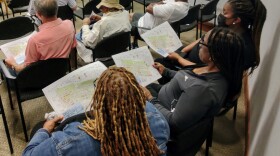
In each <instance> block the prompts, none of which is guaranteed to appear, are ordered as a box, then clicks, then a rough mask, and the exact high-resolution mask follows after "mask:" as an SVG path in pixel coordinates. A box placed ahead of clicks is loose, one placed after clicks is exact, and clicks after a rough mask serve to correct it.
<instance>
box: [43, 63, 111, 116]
mask: <svg viewBox="0 0 280 156" xmlns="http://www.w3.org/2000/svg"><path fill="white" fill-rule="evenodd" d="M106 69H107V67H106V66H105V65H104V64H102V63H101V62H99V61H98V62H94V63H91V64H88V65H86V66H83V67H81V68H79V69H77V70H74V71H73V72H71V73H69V74H67V75H66V76H64V77H62V78H61V79H59V80H57V81H56V82H54V83H52V84H50V85H49V86H47V87H45V88H44V89H43V92H44V94H45V96H46V98H47V99H48V101H49V103H50V104H51V106H52V107H53V109H54V111H55V112H57V113H59V114H63V113H64V112H65V111H67V110H68V109H70V108H72V106H73V105H76V104H81V105H82V106H83V107H84V111H85V110H86V109H87V110H89V107H88V106H89V104H90V102H91V100H92V96H93V93H94V82H95V81H96V79H97V78H99V76H100V75H101V74H102V73H103V71H105V70H106Z"/></svg>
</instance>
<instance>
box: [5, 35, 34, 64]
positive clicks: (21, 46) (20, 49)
mask: <svg viewBox="0 0 280 156" xmlns="http://www.w3.org/2000/svg"><path fill="white" fill-rule="evenodd" d="M34 33H36V32H33V33H31V34H30V35H28V36H26V37H23V38H20V39H18V40H15V41H12V42H9V43H6V44H3V45H2V46H0V48H1V50H2V51H3V53H4V54H5V56H6V57H13V58H14V59H15V60H16V63H17V64H21V63H23V62H24V59H25V50H26V46H27V42H28V40H29V38H30V37H31V36H32V35H33V34H34Z"/></svg>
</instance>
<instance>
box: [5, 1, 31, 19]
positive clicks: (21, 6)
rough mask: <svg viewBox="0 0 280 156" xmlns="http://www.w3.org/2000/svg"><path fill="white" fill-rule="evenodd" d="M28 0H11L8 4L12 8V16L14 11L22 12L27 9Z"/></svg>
mask: <svg viewBox="0 0 280 156" xmlns="http://www.w3.org/2000/svg"><path fill="white" fill-rule="evenodd" d="M29 2H30V0H12V1H11V2H10V4H9V5H8V6H9V8H10V9H11V10H12V13H13V17H15V13H20V14H21V13H22V12H27V11H28V6H29Z"/></svg>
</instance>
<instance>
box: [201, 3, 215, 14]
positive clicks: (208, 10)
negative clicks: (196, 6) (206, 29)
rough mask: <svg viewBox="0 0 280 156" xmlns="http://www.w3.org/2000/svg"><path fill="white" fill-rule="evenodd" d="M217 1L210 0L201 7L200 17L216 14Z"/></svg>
mask: <svg viewBox="0 0 280 156" xmlns="http://www.w3.org/2000/svg"><path fill="white" fill-rule="evenodd" d="M218 2H219V0H211V1H209V2H208V3H207V4H205V5H204V6H203V8H202V9H201V14H202V15H211V14H214V13H215V12H216V8H217V4H218Z"/></svg>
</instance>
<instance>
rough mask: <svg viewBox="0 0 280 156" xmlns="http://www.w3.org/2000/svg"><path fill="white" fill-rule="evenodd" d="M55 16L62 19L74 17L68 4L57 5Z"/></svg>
mask: <svg viewBox="0 0 280 156" xmlns="http://www.w3.org/2000/svg"><path fill="white" fill-rule="evenodd" d="M57 17H59V18H61V19H62V20H66V19H69V20H72V19H73V18H74V13H73V10H72V9H71V8H70V7H69V6H68V5H64V6H59V7H58V11H57Z"/></svg>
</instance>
